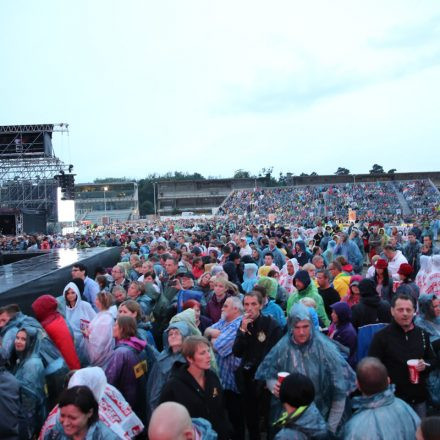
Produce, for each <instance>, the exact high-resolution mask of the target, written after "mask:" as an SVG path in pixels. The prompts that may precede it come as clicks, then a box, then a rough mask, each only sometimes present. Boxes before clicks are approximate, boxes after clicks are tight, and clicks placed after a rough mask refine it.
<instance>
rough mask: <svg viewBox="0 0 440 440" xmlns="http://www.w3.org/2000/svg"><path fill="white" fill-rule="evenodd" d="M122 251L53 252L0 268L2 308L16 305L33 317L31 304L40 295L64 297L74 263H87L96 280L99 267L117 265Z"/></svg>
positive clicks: (98, 249)
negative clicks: (95, 272)
mask: <svg viewBox="0 0 440 440" xmlns="http://www.w3.org/2000/svg"><path fill="white" fill-rule="evenodd" d="M120 250H121V249H120V248H119V247H112V248H104V247H97V248H89V249H53V250H50V251H44V252H43V251H40V252H41V254H40V255H38V256H34V257H33V258H27V259H23V260H20V261H17V262H14V263H11V264H5V265H4V266H0V306H4V305H6V304H11V303H16V304H18V305H19V306H20V308H21V309H22V311H23V312H24V313H29V314H32V309H31V304H32V302H33V301H34V300H35V299H36V298H38V297H39V296H40V295H43V294H50V295H53V296H60V295H61V294H62V293H63V288H64V286H65V285H66V284H67V283H68V282H69V281H70V280H71V279H72V276H71V269H72V266H73V264H74V263H82V264H84V265H85V266H86V267H87V271H88V273H89V275H90V276H92V277H93V274H94V271H95V269H96V267H98V266H104V267H110V266H113V265H114V264H116V263H117V262H118V261H119V258H120ZM15 254H17V253H15ZM6 255H7V253H4V256H6Z"/></svg>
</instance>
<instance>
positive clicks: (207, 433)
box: [191, 417, 218, 440]
mask: <svg viewBox="0 0 440 440" xmlns="http://www.w3.org/2000/svg"><path fill="white" fill-rule="evenodd" d="M191 420H192V423H193V426H194V427H195V428H196V429H197V431H198V433H199V434H200V438H201V439H203V440H217V437H218V436H217V433H216V432H215V431H214V430H213V429H212V426H211V423H210V422H208V420H206V419H202V417H197V418H193V419H191Z"/></svg>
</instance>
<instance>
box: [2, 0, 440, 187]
mask: <svg viewBox="0 0 440 440" xmlns="http://www.w3.org/2000/svg"><path fill="white" fill-rule="evenodd" d="M0 36H1V38H0V54H1V63H0V66H1V68H0V99H1V101H0V102H1V105H0V124H1V125H6V124H33V123H52V122H54V123H57V122H67V123H69V124H70V134H69V136H66V135H59V134H58V135H54V148H55V152H56V154H57V155H58V156H59V157H60V158H61V159H63V160H65V161H66V162H68V163H73V164H74V166H75V168H74V170H75V172H76V173H77V175H78V176H77V181H78V182H86V181H91V180H93V179H94V178H96V177H101V178H102V177H123V176H127V177H131V178H142V177H143V176H145V175H147V174H150V173H153V172H156V173H165V172H167V171H175V170H178V171H188V172H194V171H197V172H199V173H201V174H203V175H205V176H222V177H229V176H231V175H232V174H233V172H234V170H237V169H240V168H242V169H246V170H249V171H251V172H252V173H256V174H257V173H258V172H259V171H260V170H261V169H262V168H263V167H268V166H273V167H274V171H275V173H276V174H278V173H279V172H280V171H282V172H288V171H290V172H293V173H294V174H297V175H298V174H300V173H301V172H307V173H310V172H312V171H316V172H317V173H319V174H333V173H334V172H335V171H336V169H337V167H338V166H344V167H347V168H349V169H350V170H351V171H352V172H353V173H361V172H368V170H369V169H370V168H371V165H372V164H373V163H379V164H381V165H383V167H384V168H385V169H386V170H388V169H390V168H397V170H398V171H434V170H439V161H438V157H439V155H438V149H439V139H440V123H439V120H440V111H439V102H440V1H438V0H432V1H423V2H414V1H413V0H411V1H405V0H398V1H392V0H389V1H385V2H384V1H371V0H370V1H368V2H365V1H362V2H361V1H356V0H347V1H310V2H306V1H294V0H287V1H275V0H274V1H271V2H267V1H256V0H253V1H242V0H238V1H237V0H234V1H228V0H223V1H221V2H220V1H216V2H214V1H209V0H200V1H193V0H176V1H166V0H160V1H148V0H119V1H112V0H102V1H98V0H75V1H66V0H53V1H48V0H38V1H36V0H27V1H26V0H2V2H1V6H0Z"/></svg>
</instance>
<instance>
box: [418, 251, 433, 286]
mask: <svg viewBox="0 0 440 440" xmlns="http://www.w3.org/2000/svg"><path fill="white" fill-rule="evenodd" d="M430 272H431V257H430V256H428V255H420V269H419V271H418V272H417V275H416V279H415V283H416V284H417V286H418V288H419V291H420V295H424V294H426V278H427V277H428V275H429V274H430Z"/></svg>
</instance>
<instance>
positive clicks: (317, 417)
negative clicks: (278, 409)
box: [274, 402, 329, 440]
mask: <svg viewBox="0 0 440 440" xmlns="http://www.w3.org/2000/svg"><path fill="white" fill-rule="evenodd" d="M301 410H303V411H302V412H301ZM298 413H299V414H298ZM281 420H282V421H281ZM276 426H277V427H278V426H279V427H281V428H282V429H281V430H280V431H279V432H278V433H277V435H276V436H275V439H274V440H308V439H309V438H311V437H312V438H315V437H316V438H322V439H328V438H329V436H328V428H327V424H326V423H325V420H324V419H323V418H322V415H321V413H320V412H319V411H318V409H317V408H316V405H315V404H314V403H313V402H312V404H311V405H309V406H307V407H300V408H298V410H297V411H296V412H295V413H292V414H290V416H284V417H282V418H281V419H280V421H279V423H277V424H276Z"/></svg>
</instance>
